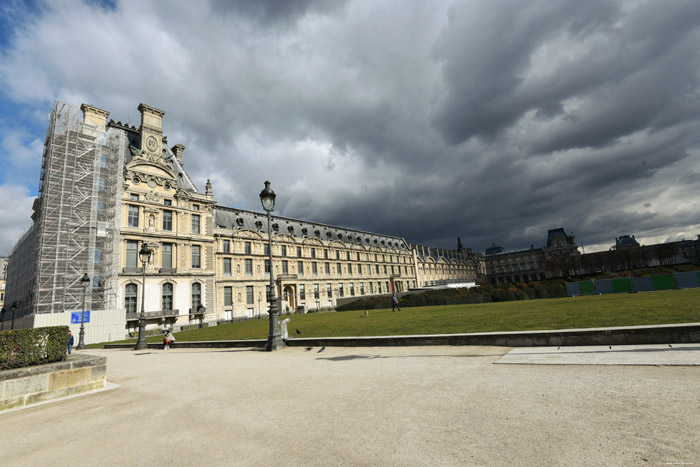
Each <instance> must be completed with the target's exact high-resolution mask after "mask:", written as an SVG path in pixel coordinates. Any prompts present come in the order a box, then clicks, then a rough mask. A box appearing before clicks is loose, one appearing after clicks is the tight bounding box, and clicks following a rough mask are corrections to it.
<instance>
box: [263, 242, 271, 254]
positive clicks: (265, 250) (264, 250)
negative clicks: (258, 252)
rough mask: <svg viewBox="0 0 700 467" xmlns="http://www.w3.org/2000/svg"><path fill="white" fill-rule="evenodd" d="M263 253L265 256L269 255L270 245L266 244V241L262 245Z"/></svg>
mask: <svg viewBox="0 0 700 467" xmlns="http://www.w3.org/2000/svg"><path fill="white" fill-rule="evenodd" d="M263 254H264V255H265V256H269V255H270V245H268V244H267V243H265V244H264V245H263Z"/></svg>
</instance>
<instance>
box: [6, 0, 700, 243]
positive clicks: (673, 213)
mask: <svg viewBox="0 0 700 467" xmlns="http://www.w3.org/2000/svg"><path fill="white" fill-rule="evenodd" d="M698 44H700V2H698V1H697V0H672V1H664V2H660V1H658V0H651V1H644V0H639V1H636V0H635V1H625V0H609V1H608V0H587V1H585V2H582V1H580V0H571V1H566V0H562V1H557V0H529V1H527V2H523V1H519V0H500V1H492V0H485V1H482V0H464V1H455V0H430V1H425V0H345V1H343V0H280V1H275V0H251V1H228V0H208V1H204V0H202V1H197V2H192V1H189V0H167V1H166V0H160V1H156V0H152V1H151V0H133V1H130V0H124V1H122V0H112V1H87V0H84V1H79V0H51V1H41V0H36V1H26V2H21V1H16V0H4V1H3V2H1V3H0V200H2V201H3V202H2V203H1V204H0V255H6V254H7V253H8V252H9V250H10V249H11V248H12V246H13V245H14V244H15V242H16V241H17V239H18V238H19V236H20V235H21V234H22V232H23V231H25V230H26V229H27V228H28V227H29V226H30V224H31V219H30V215H31V212H32V211H31V206H32V202H33V199H34V198H35V197H36V196H37V189H38V185H39V173H40V166H41V155H42V146H43V138H44V133H45V131H46V126H47V121H48V115H49V113H50V110H51V106H52V104H53V102H54V100H55V99H58V100H61V101H63V102H66V103H69V104H72V105H74V106H76V107H77V106H80V104H82V103H87V104H91V105H94V106H96V107H99V108H101V109H104V110H107V111H109V112H110V117H109V118H112V119H114V120H118V121H122V122H129V123H130V124H132V125H136V126H138V125H139V123H140V116H139V113H138V110H137V107H138V105H139V103H144V104H148V105H151V106H153V107H157V108H159V109H161V110H163V111H165V116H164V120H163V127H164V133H165V135H167V136H168V141H169V144H170V145H174V144H177V143H180V144H183V145H184V146H185V147H186V150H185V152H184V161H185V169H186V170H187V171H188V173H189V175H190V176H191V177H192V179H193V181H194V183H195V185H197V187H198V189H199V190H200V191H203V190H204V184H205V183H206V180H207V179H211V182H212V185H213V190H214V196H215V199H216V200H217V201H218V203H219V205H223V206H228V207H233V208H240V209H249V210H256V211H260V210H261V206H260V201H259V198H258V194H259V193H260V190H262V188H263V187H264V181H265V180H270V182H271V186H272V188H273V189H274V190H275V192H276V193H277V206H276V214H278V215H282V216H286V217H292V218H297V219H303V220H307V221H313V222H321V223H326V224H332V225H337V226H343V227H350V228H356V229H361V230H365V231H369V232H375V233H381V234H387V235H396V236H400V237H403V238H404V239H406V241H408V242H409V243H419V244H424V245H430V246H434V247H439V248H456V246H457V237H460V238H461V240H462V244H463V245H464V246H465V247H470V248H473V249H474V250H476V251H482V252H483V251H484V250H485V248H486V247H488V246H490V245H491V244H493V243H495V244H497V245H500V246H503V247H504V248H506V250H516V249H520V248H529V247H530V245H534V246H535V247H539V246H542V245H543V244H544V243H545V242H546V237H547V230H548V229H554V228H559V227H563V228H564V229H565V230H566V231H567V232H569V233H571V232H573V233H574V234H575V235H576V241H577V243H578V244H579V245H583V248H584V251H585V252H592V251H599V250H605V249H608V248H610V246H612V245H613V244H614V242H615V237H619V236H620V235H623V234H626V235H635V236H636V238H637V240H638V241H639V242H640V243H642V244H653V243H660V242H666V241H673V240H680V239H691V238H697V235H698V234H700V168H699V164H698V162H700V157H699V156H700V131H698V123H700V47H698Z"/></svg>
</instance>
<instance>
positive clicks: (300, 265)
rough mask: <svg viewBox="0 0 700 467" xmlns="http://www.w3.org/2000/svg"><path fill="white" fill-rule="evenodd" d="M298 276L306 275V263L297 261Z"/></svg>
mask: <svg viewBox="0 0 700 467" xmlns="http://www.w3.org/2000/svg"><path fill="white" fill-rule="evenodd" d="M297 274H298V275H300V276H303V275H304V262H303V261H297Z"/></svg>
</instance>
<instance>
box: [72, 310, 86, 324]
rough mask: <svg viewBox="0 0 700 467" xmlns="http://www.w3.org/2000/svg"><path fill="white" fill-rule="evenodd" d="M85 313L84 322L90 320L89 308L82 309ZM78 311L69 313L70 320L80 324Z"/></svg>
mask: <svg viewBox="0 0 700 467" xmlns="http://www.w3.org/2000/svg"><path fill="white" fill-rule="evenodd" d="M84 313H85V321H84V322H85V323H89V322H90V310H86V311H84ZM80 314H81V312H80V311H74V312H72V313H71V314H70V322H71V324H80Z"/></svg>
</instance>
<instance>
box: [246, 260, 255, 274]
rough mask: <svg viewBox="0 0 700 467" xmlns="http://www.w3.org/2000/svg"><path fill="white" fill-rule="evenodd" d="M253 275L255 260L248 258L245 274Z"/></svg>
mask: <svg viewBox="0 0 700 467" xmlns="http://www.w3.org/2000/svg"><path fill="white" fill-rule="evenodd" d="M252 275H253V260H252V259H247V260H245V276H246V277H252Z"/></svg>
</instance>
